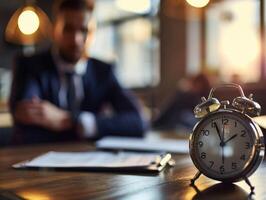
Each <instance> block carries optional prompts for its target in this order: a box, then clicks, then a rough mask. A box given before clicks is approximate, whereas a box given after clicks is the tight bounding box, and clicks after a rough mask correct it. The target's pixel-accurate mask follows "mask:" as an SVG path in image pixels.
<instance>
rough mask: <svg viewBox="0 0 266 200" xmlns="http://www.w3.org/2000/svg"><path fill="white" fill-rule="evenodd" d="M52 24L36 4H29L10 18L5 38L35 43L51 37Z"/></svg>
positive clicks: (24, 42) (22, 43)
mask: <svg viewBox="0 0 266 200" xmlns="http://www.w3.org/2000/svg"><path fill="white" fill-rule="evenodd" d="M51 30H52V25H51V22H50V20H49V18H48V17H47V15H46V14H45V13H44V12H43V11H42V10H41V9H40V8H39V7H37V6H36V5H33V4H28V5H26V6H23V7H21V8H19V9H17V10H16V11H15V13H14V14H13V15H12V17H11V18H10V20H9V22H8V24H7V27H6V31H5V39H6V40H7V41H8V42H11V43H15V44H21V45H34V44H36V43H38V42H40V41H42V40H45V39H48V38H50V37H51Z"/></svg>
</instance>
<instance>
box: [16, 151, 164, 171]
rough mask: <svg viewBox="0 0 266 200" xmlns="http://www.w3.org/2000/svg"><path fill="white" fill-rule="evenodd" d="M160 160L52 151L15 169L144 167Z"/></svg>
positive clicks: (150, 156)
mask: <svg viewBox="0 0 266 200" xmlns="http://www.w3.org/2000/svg"><path fill="white" fill-rule="evenodd" d="M159 160H160V155H159V154H154V153H149V154H143V153H128V152H119V153H112V152H54V151H50V152H48V153H46V154H43V155H41V156H38V157H36V158H34V159H32V160H30V161H27V162H23V163H18V164H15V165H13V167H14V168H20V167H55V168H60V167H62V168H69V167H110V168H112V167H144V166H149V165H151V164H152V163H158V162H159Z"/></svg>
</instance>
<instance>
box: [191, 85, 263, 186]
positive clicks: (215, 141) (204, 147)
mask: <svg viewBox="0 0 266 200" xmlns="http://www.w3.org/2000/svg"><path fill="white" fill-rule="evenodd" d="M219 88H235V89H237V90H238V92H239V93H240V96H238V97H236V98H235V99H234V100H233V101H232V103H231V104H230V102H229V101H228V100H226V101H221V102H220V101H219V100H218V99H217V98H214V97H213V93H214V91H215V90H217V89H219ZM260 110H261V108H260V105H259V104H258V103H257V102H255V101H253V99H252V95H250V97H249V98H247V97H246V96H245V95H244V92H243V90H242V88H241V87H240V86H239V85H237V84H224V85H220V86H218V87H214V88H212V89H211V91H210V94H209V97H208V99H205V98H204V97H202V103H200V104H199V105H197V106H196V107H195V109H194V114H195V117H196V118H200V119H201V120H200V121H199V122H198V123H197V124H196V125H195V127H194V128H193V132H192V134H191V136H190V139H189V151H190V156H191V159H192V161H193V163H194V165H195V166H196V168H197V169H198V172H197V173H196V175H195V176H194V178H193V179H192V180H191V183H192V184H194V182H195V180H196V179H198V178H199V176H200V175H201V174H204V175H205V176H207V177H209V178H211V179H215V180H218V181H222V182H231V183H232V182H237V181H241V180H245V181H246V183H247V184H248V185H249V186H250V187H251V189H252V190H253V189H254V187H253V186H252V185H251V183H250V181H249V180H248V177H249V176H250V175H251V174H252V173H253V172H254V171H255V170H256V169H257V168H258V166H259V165H260V163H261V162H262V160H263V158H264V140H263V134H262V131H261V129H260V127H259V126H258V125H257V124H256V123H255V122H254V121H253V120H252V118H251V116H258V115H259V114H260Z"/></svg>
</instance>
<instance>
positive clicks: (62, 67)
mask: <svg viewBox="0 0 266 200" xmlns="http://www.w3.org/2000/svg"><path fill="white" fill-rule="evenodd" d="M53 58H54V61H55V64H56V67H57V68H58V71H59V76H60V83H61V84H60V89H59V94H58V95H59V104H60V106H61V107H62V108H67V85H66V80H65V76H64V74H65V73H66V72H73V69H74V72H75V73H74V85H75V92H76V99H77V101H79V103H81V101H82V99H83V98H84V90H83V83H82V76H83V75H84V74H85V73H86V70H87V59H80V60H79V61H78V62H77V63H76V64H71V63H67V62H65V61H63V60H62V59H61V58H60V57H59V56H58V55H57V54H55V53H53ZM78 123H79V124H80V125H81V130H80V131H81V134H82V135H83V136H84V137H86V138H90V137H93V136H95V135H96V133H97V126H96V120H95V116H94V114H93V113H91V112H85V111H82V112H81V113H80V115H79V118H78Z"/></svg>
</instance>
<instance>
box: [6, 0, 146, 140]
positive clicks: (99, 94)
mask: <svg viewBox="0 0 266 200" xmlns="http://www.w3.org/2000/svg"><path fill="white" fill-rule="evenodd" d="M93 6H94V3H93V1H91V0H62V1H56V5H55V8H54V21H53V40H54V41H53V42H54V45H53V47H52V48H51V49H49V50H48V51H46V52H43V53H39V54H37V55H33V56H31V57H23V56H22V57H19V58H17V59H16V63H15V69H16V70H15V73H14V78H13V85H12V91H11V96H10V109H11V113H12V114H13V118H14V122H15V126H14V143H16V144H18V143H23V144H25V143H42V142H56V141H67V140H76V139H84V138H85V139H86V138H99V137H102V136H105V135H120V136H122V135H125V136H143V133H144V131H145V123H144V121H143V119H142V117H141V114H140V112H139V109H138V105H137V103H136V100H135V99H134V98H133V96H132V95H130V94H129V92H128V91H126V90H124V89H123V88H122V87H121V86H120V85H119V83H118V81H117V79H116V78H115V76H114V74H113V71H112V66H111V65H109V64H107V63H104V62H102V61H99V60H97V59H93V58H87V57H86V56H84V50H85V43H86V42H88V43H89V42H90V41H91V37H92V36H91V35H92V33H91V32H92V31H91V30H90V28H89V26H88V24H89V22H90V20H91V13H92V10H93ZM104 107H111V108H112V112H103V110H104V109H103V108H104ZM109 110H110V109H109Z"/></svg>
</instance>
